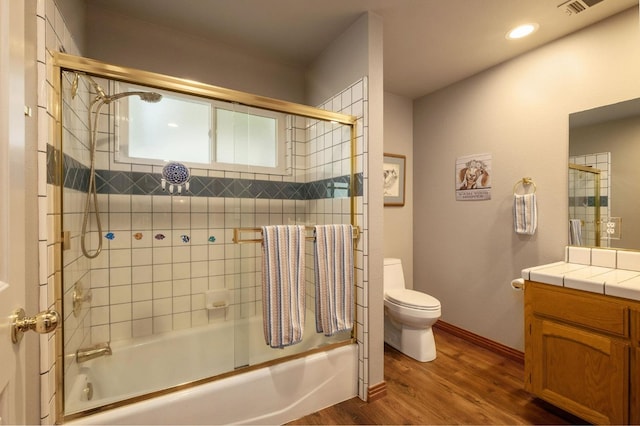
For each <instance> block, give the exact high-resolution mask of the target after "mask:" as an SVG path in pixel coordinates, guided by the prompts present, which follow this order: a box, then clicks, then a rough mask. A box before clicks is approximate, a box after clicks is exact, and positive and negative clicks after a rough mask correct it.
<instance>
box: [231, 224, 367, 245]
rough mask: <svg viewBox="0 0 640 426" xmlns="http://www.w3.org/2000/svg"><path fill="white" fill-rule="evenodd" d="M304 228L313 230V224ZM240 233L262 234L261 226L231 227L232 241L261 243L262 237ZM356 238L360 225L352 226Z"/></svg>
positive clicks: (309, 238)
mask: <svg viewBox="0 0 640 426" xmlns="http://www.w3.org/2000/svg"><path fill="white" fill-rule="evenodd" d="M305 229H306V230H307V231H313V226H305ZM242 233H252V234H257V233H260V234H262V228H233V242H234V243H236V244H244V243H261V242H262V237H260V238H244V239H243V238H242V237H241V234H242ZM358 238H360V227H359V226H354V227H353V239H354V240H357V239H358ZM306 239H307V240H308V241H313V240H314V239H315V237H306Z"/></svg>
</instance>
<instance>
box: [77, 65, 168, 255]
mask: <svg viewBox="0 0 640 426" xmlns="http://www.w3.org/2000/svg"><path fill="white" fill-rule="evenodd" d="M76 75H80V74H76ZM84 76H85V77H86V78H87V79H88V80H89V82H90V83H91V85H92V86H93V88H94V90H95V92H96V97H95V99H94V100H93V101H92V102H91V104H90V105H89V110H88V114H89V162H90V171H89V188H88V190H87V197H86V200H85V204H84V213H83V215H82V232H81V234H80V249H81V250H82V254H83V255H84V256H85V257H87V258H89V259H95V258H96V257H98V255H99V254H100V252H101V251H102V222H101V221H100V209H99V208H98V192H97V190H96V144H97V133H98V119H99V117H100V110H101V109H102V107H103V106H105V105H108V104H110V103H112V102H113V101H117V100H119V99H122V98H124V97H127V96H134V95H135V96H138V97H140V99H142V100H143V101H145V102H154V103H155V102H159V101H160V100H161V99H162V95H161V94H159V93H155V92H122V93H116V94H114V95H111V96H108V95H106V94H105V92H104V90H103V89H102V87H100V86H99V85H98V83H96V82H95V81H94V80H93V78H91V77H90V76H86V75H84ZM76 92H77V80H76V79H74V84H73V87H72V96H75V94H76ZM94 108H95V110H94ZM91 202H93V215H94V217H95V219H96V226H97V230H98V247H97V248H96V250H95V251H94V252H93V253H90V252H89V250H88V249H87V226H88V224H89V216H90V214H91Z"/></svg>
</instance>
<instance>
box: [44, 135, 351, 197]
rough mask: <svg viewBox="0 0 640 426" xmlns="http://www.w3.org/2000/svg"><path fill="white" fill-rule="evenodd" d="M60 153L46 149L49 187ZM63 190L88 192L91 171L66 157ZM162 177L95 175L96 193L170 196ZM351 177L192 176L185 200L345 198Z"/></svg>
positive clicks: (54, 179) (55, 181)
mask: <svg viewBox="0 0 640 426" xmlns="http://www.w3.org/2000/svg"><path fill="white" fill-rule="evenodd" d="M58 158H60V155H59V151H58V150H56V149H54V148H53V147H51V146H50V145H48V146H47V183H50V184H59V182H58V181H59V179H57V173H56V170H57V164H58ZM62 161H63V169H64V170H63V174H64V187H65V188H71V189H75V190H78V191H86V188H87V187H88V185H89V168H87V167H86V166H84V165H82V164H81V163H80V162H78V161H77V160H74V159H73V158H71V157H70V156H68V155H66V154H64V155H63V156H62ZM161 178H162V176H161V175H160V174H159V173H144V172H122V171H111V170H97V171H96V190H97V192H98V193H99V194H129V195H170V194H169V192H168V191H163V190H162V188H161V187H160V179H161ZM355 178H356V182H355V190H356V194H355V195H356V196H362V187H363V178H362V173H358V174H356V176H355ZM350 180H351V178H350V176H338V177H335V178H329V179H322V180H318V181H315V182H309V183H297V182H272V181H266V180H250V179H235V178H218V177H206V176H192V177H191V179H190V189H189V192H187V193H184V194H183V195H184V196H192V197H228V198H264V199H272V200H319V199H324V198H345V197H349V196H350V195H351V194H350V192H349V186H350V185H349V184H350Z"/></svg>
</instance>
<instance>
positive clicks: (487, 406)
mask: <svg viewBox="0 0 640 426" xmlns="http://www.w3.org/2000/svg"><path fill="white" fill-rule="evenodd" d="M434 334H435V339H436V347H437V351H438V357H437V358H436V359H435V360H434V361H432V362H428V363H420V362H418V361H415V360H413V359H411V358H409V357H407V356H405V355H403V354H402V353H400V352H398V351H396V350H395V349H393V348H391V347H389V346H387V345H385V350H384V366H385V374H384V376H385V381H386V383H387V395H386V396H384V397H382V398H380V399H378V400H375V401H372V402H370V403H367V402H363V401H361V400H360V399H359V398H352V399H349V400H347V401H344V402H341V403H340V404H337V405H334V406H332V407H328V408H325V409H324V410H321V411H319V412H316V413H313V414H310V415H308V416H305V417H302V418H300V419H298V420H296V421H293V422H291V423H290V424H293V425H304V424H307V425H329V424H343V425H347V424H384V425H396V424H421V425H454V424H455V425H489V424H491V425H515V424H528V425H542V424H555V425H560V424H583V423H584V422H583V421H581V420H580V419H577V418H575V417H573V416H571V415H569V414H567V413H564V412H562V411H560V410H557V409H555V408H554V407H552V406H550V405H548V404H546V403H544V402H543V401H541V400H538V399H535V398H533V397H531V395H530V394H529V393H527V392H526V391H525V390H524V389H523V385H522V384H523V377H524V367H523V365H522V364H520V363H519V362H517V361H513V360H511V359H508V358H505V357H504V356H501V355H499V354H496V353H494V352H492V351H489V350H487V349H484V348H481V347H479V346H477V345H475V344H473V343H470V342H468V341H466V340H463V339H461V338H459V337H456V336H453V335H451V334H449V333H447V332H445V331H443V330H439V329H438V330H436V329H434Z"/></svg>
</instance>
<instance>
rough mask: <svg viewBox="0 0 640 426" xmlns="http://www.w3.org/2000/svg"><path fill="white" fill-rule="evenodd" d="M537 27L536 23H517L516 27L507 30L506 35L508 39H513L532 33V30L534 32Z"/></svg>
mask: <svg viewBox="0 0 640 426" xmlns="http://www.w3.org/2000/svg"><path fill="white" fill-rule="evenodd" d="M537 29H538V24H535V23H534V24H524V25H519V26H517V27H515V28H514V29H512V30H511V31H509V32H508V33H507V35H506V37H507V39H508V40H515V39H519V38H522V37H526V36H528V35H530V34H532V33H533V32H535V31H536V30H537Z"/></svg>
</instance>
